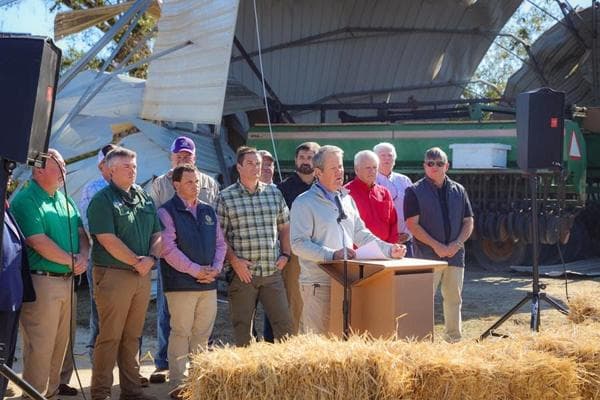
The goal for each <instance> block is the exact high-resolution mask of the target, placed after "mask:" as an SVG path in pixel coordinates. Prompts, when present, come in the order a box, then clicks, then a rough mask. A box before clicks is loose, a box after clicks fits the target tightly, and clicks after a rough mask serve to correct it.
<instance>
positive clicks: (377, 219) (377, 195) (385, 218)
mask: <svg viewBox="0 0 600 400" xmlns="http://www.w3.org/2000/svg"><path fill="white" fill-rule="evenodd" d="M378 168H379V158H378V157H377V154H375V153H373V152H372V151H371V150H363V151H359V152H358V153H356V155H355V156H354V172H355V174H356V178H354V179H353V180H352V181H350V182H349V183H348V184H346V186H345V188H346V189H348V191H350V196H352V199H353V200H354V202H355V203H356V207H357V208H358V212H359V214H360V218H361V219H362V220H363V221H364V223H365V225H366V227H367V228H368V229H369V230H370V231H371V232H372V233H373V234H374V235H375V236H377V237H378V238H380V239H381V240H383V241H385V242H388V243H398V216H397V214H396V209H395V207H394V200H393V199H392V195H391V194H390V192H389V190H388V189H386V188H385V187H384V186H382V185H378V184H377V183H375V180H376V179H377V170H378Z"/></svg>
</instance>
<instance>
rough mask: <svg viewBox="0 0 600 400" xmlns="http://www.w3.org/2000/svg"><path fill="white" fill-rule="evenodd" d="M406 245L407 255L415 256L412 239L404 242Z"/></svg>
mask: <svg viewBox="0 0 600 400" xmlns="http://www.w3.org/2000/svg"><path fill="white" fill-rule="evenodd" d="M404 245H405V246H406V257H414V253H413V242H412V239H410V240H407V241H406V242H404Z"/></svg>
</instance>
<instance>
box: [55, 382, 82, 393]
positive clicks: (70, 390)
mask: <svg viewBox="0 0 600 400" xmlns="http://www.w3.org/2000/svg"><path fill="white" fill-rule="evenodd" d="M77 393H78V392H77V389H75V388H74V387H71V386H69V385H67V384H64V383H61V384H60V385H59V386H58V394H59V395H61V396H77Z"/></svg>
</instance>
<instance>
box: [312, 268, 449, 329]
mask: <svg viewBox="0 0 600 400" xmlns="http://www.w3.org/2000/svg"><path fill="white" fill-rule="evenodd" d="M446 266H447V263H446V262H444V261H432V260H423V259H420V258H403V259H400V260H348V282H349V284H350V328H351V330H352V331H353V332H357V333H361V332H368V333H370V334H371V335H372V336H373V337H383V338H389V337H392V336H394V335H397V337H398V338H399V339H404V338H416V339H424V338H427V337H430V338H431V339H433V325H434V321H433V320H434V317H433V295H434V293H433V272H434V270H435V269H439V268H445V267H446ZM321 268H323V270H324V271H326V272H327V273H328V274H329V275H330V276H331V278H332V279H331V304H330V307H331V308H330V312H331V315H330V324H329V331H330V332H331V333H333V334H335V335H338V336H340V337H341V336H342V334H343V314H342V302H343V299H344V261H343V260H335V261H330V262H326V263H322V264H321Z"/></svg>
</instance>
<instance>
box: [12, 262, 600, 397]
mask: <svg viewBox="0 0 600 400" xmlns="http://www.w3.org/2000/svg"><path fill="white" fill-rule="evenodd" d="M541 283H542V284H545V285H546V289H545V291H546V293H548V294H549V295H551V296H553V297H554V298H556V299H558V300H560V301H562V302H566V300H567V295H566V294H567V292H568V294H569V296H571V297H572V296H574V295H576V294H577V293H583V292H585V293H589V292H596V293H598V295H600V279H576V280H573V279H569V280H568V281H567V285H565V281H564V279H545V278H542V279H541ZM530 290H531V277H529V276H526V275H517V274H511V273H509V272H497V271H494V272H491V271H486V270H484V269H482V268H480V267H478V266H469V267H467V269H466V271H465V282H464V289H463V336H464V340H475V339H477V338H479V336H480V335H481V334H482V333H483V332H484V331H485V330H486V329H487V328H489V327H490V326H491V325H492V324H493V323H494V322H495V321H497V320H498V319H499V318H500V317H501V316H502V315H503V314H504V313H505V312H507V311H508V310H510V309H511V308H512V307H513V306H514V305H516V304H517V303H518V302H519V301H520V300H521V299H522V298H523V297H524V296H525V295H526V293H527V292H528V291H530ZM87 293H88V292H87V288H82V289H80V290H79V291H78V316H77V322H78V326H77V337H76V344H75V359H76V363H77V369H78V372H79V377H80V379H81V386H82V387H83V388H84V392H85V394H86V396H87V397H89V386H90V378H91V369H90V368H91V364H90V360H89V357H88V355H87V352H86V348H85V345H86V342H87V338H88V334H89V332H88V315H89V296H88V294H87ZM439 297H440V296H439V293H438V296H436V303H435V340H436V341H438V340H441V337H442V335H441V333H442V331H443V317H442V307H441V300H440V298H439ZM530 305H531V303H530V302H528V303H526V304H525V305H524V306H523V307H522V308H521V309H520V310H519V312H518V313H517V314H515V315H514V316H513V317H511V318H510V319H508V320H507V321H506V322H505V323H504V324H503V325H502V326H501V327H500V328H499V329H498V332H500V333H505V334H509V335H510V334H511V333H517V332H526V331H528V330H529V323H530V315H531V314H530V312H531V311H530ZM261 320H262V318H261V316H260V315H257V331H258V332H262V323H261ZM564 323H566V317H565V316H564V315H562V314H560V313H559V312H558V311H556V310H554V309H552V308H550V307H549V306H548V305H547V304H546V303H542V316H541V331H544V330H551V329H552V327H554V326H559V325H562V324H564ZM231 332H232V329H231V324H230V322H229V318H228V305H227V303H226V300H225V299H220V300H219V304H218V317H217V322H216V326H215V330H214V334H213V335H214V338H215V341H216V342H218V343H225V344H230V343H232V334H231ZM155 345H156V305H155V302H151V304H150V307H149V310H148V316H147V320H146V327H145V330H144V338H143V345H142V354H143V357H142V374H143V375H144V376H149V375H150V373H151V372H152V371H153V370H154V365H153V358H152V353H153V352H154V349H155ZM17 358H18V360H17V362H16V364H15V367H14V368H15V370H16V371H17V372H21V370H22V363H21V361H22V360H21V357H20V346H19V349H18V354H17ZM71 385H72V386H75V387H79V384H78V383H77V378H76V375H75V374H74V375H73V377H72V379H71ZM10 386H11V387H12V388H13V389H14V390H15V392H16V393H17V395H18V394H20V390H19V389H18V388H16V387H15V386H14V385H13V384H10ZM144 390H145V392H146V393H148V394H151V395H154V396H156V397H158V398H159V399H168V391H169V385H168V383H166V384H151V385H150V387H149V388H146V389H144ZM117 396H118V373H117V369H116V368H115V385H114V386H113V397H114V398H118V397H117ZM62 398H63V399H66V398H68V397H62ZM72 398H73V399H84V397H83V396H81V395H79V396H77V397H72Z"/></svg>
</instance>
